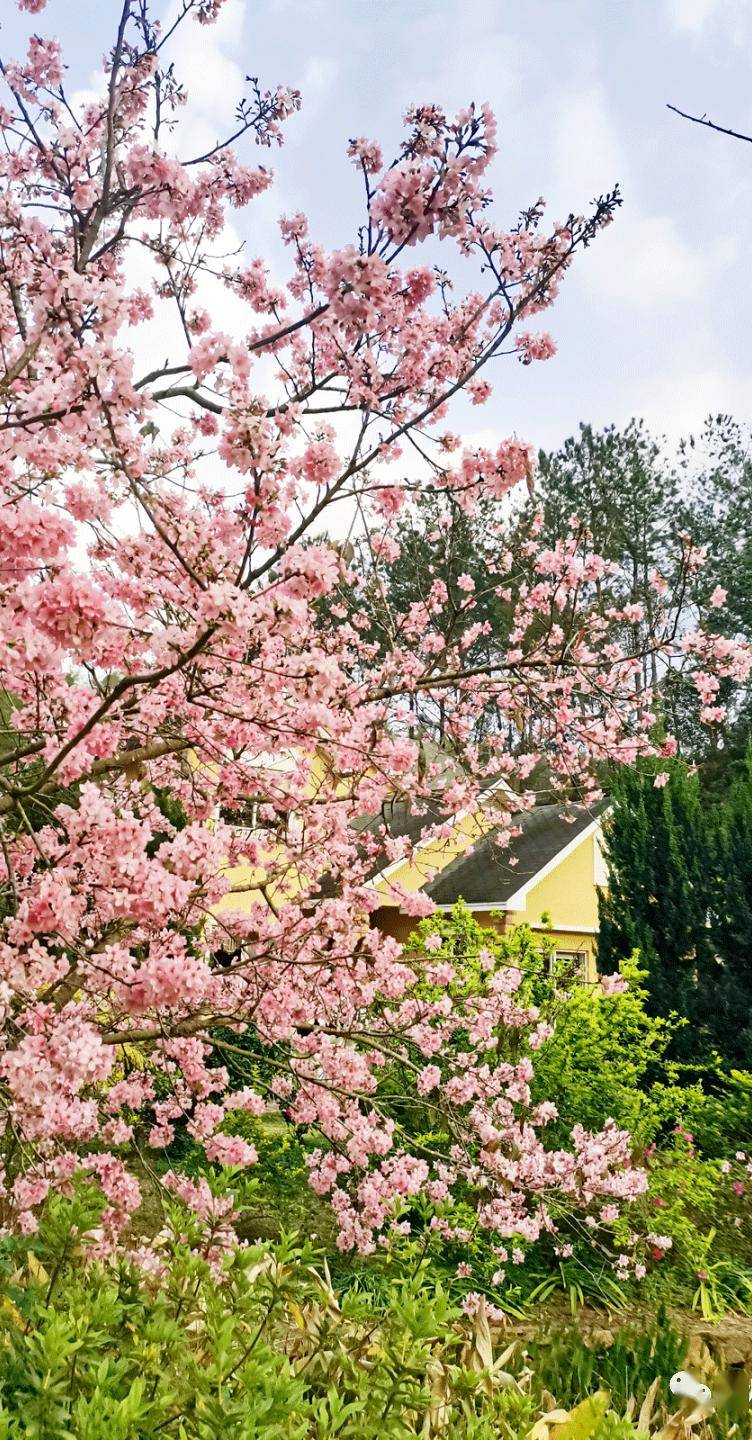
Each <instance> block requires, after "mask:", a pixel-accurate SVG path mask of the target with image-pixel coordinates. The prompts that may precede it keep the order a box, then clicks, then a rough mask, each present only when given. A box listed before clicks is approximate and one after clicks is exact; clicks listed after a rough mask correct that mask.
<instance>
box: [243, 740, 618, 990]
mask: <svg viewBox="0 0 752 1440" xmlns="http://www.w3.org/2000/svg"><path fill="white" fill-rule="evenodd" d="M325 760H326V757H325V756H318V757H317V761H318V763H317V764H316V765H314V767H313V772H312V774H311V776H310V782H309V783H310V788H311V791H312V793H315V790H316V787H317V782H318V783H320V782H321V780H322V778H323V775H324V771H326V770H327V764H326V763H325ZM295 766H296V757H295V756H294V754H293V753H292V752H289V753H286V754H279V755H275V756H268V755H265V756H259V761H258V769H259V795H258V798H257V799H255V800H252V801H249V803H248V805H247V806H246V807H245V809H246V810H247V812H248V813H247V814H244V815H243V817H242V819H241V817H240V815H238V820H239V822H240V823H239V825H238V829H239V831H240V832H241V837H242V834H243V832H244V833H245V835H247V836H248V837H249V838H250V836H252V835H254V836H255V837H256V838H257V839H258V838H262V837H263V841H264V846H263V848H264V850H265V851H266V854H267V857H268V862H269V867H270V868H269V870H267V869H266V867H265V865H264V863H263V860H260V861H259V860H257V862H256V864H255V865H251V864H250V863H249V862H248V861H247V860H244V859H241V860H240V863H238V864H236V865H234V866H232V868H230V869H229V870H228V879H229V880H230V883H231V886H232V889H231V891H230V892H229V893H228V894H227V895H225V897H224V898H223V900H222V901H220V903H219V904H218V905H217V906H216V907H215V913H216V914H217V915H218V916H220V915H221V914H222V913H223V912H224V913H226V912H227V911H230V910H235V911H236V910H245V909H247V908H249V907H250V905H252V904H253V903H254V902H255V901H258V900H259V899H261V898H262V896H264V898H266V899H268V900H271V901H272V902H273V903H275V904H279V905H284V904H285V902H286V900H290V899H292V898H294V897H295V896H296V895H297V894H299V893H300V887H299V880H298V876H297V871H296V866H295V863H294V859H293V857H292V856H290V859H289V861H288V862H287V863H286V864H285V866H284V868H283V869H282V870H281V871H280V867H279V862H280V859H281V858H282V853H283V852H282V851H281V849H280V846H279V844H278V841H277V840H276V839H275V834H274V827H273V826H272V828H271V829H269V828H266V829H265V828H264V826H263V824H262V825H261V827H260V828H258V827H259V821H258V818H257V812H258V811H259V809H260V808H261V809H262V811H263V810H264V809H267V808H269V809H270V811H271V812H272V813H273V811H274V807H275V802H276V804H278V805H282V806H283V807H284V798H285V794H286V792H287V788H288V787H287V783H286V781H287V779H288V777H289V775H290V772H292V771H294V769H295ZM342 789H343V794H344V793H345V792H346V786H345V785H344V784H343V787H342ZM506 789H507V787H506V783H505V782H504V781H503V780H499V781H497V782H495V783H494V784H492V785H489V786H488V788H487V789H486V790H485V791H484V793H483V794H482V795H481V796H480V797H479V799H478V801H477V802H476V803H475V805H473V807H472V808H471V809H468V810H463V811H461V812H459V813H458V814H451V813H450V812H447V811H446V807H445V806H444V804H443V801H442V794H441V783H440V782H439V786H438V788H437V791H436V794H435V797H434V798H433V799H432V800H429V801H426V800H422V801H421V803H420V809H413V807H412V806H411V805H410V804H409V802H407V801H405V800H403V799H397V798H395V799H394V800H393V801H391V802H387V804H386V805H385V806H384V808H383V810H382V811H381V812H380V813H379V814H378V815H371V816H363V817H362V819H361V820H360V822H359V824H358V826H357V828H358V830H359V831H360V832H361V833H363V832H365V831H370V832H371V833H374V834H378V835H380V836H384V837H386V836H392V837H404V838H406V839H407V840H409V842H410V853H409V855H407V856H406V857H405V858H403V859H400V860H395V861H393V862H392V863H391V864H389V865H387V866H385V867H383V868H380V869H377V870H376V871H375V872H374V873H373V874H372V876H371V881H370V883H371V885H372V886H373V887H374V888H375V889H376V891H377V892H378V894H379V896H380V900H381V903H380V905H379V907H378V909H377V910H376V911H375V912H374V913H373V915H372V916H371V924H372V925H375V926H377V927H378V928H379V929H380V930H381V931H382V932H383V933H384V934H387V935H392V936H394V938H395V939H397V940H400V941H403V942H404V941H405V940H406V939H407V937H408V935H409V934H410V932H411V931H412V930H413V929H414V928H415V924H416V921H415V919H414V918H413V917H412V916H410V915H408V914H407V912H406V910H405V909H404V908H403V903H404V896H405V894H406V893H407V894H410V893H415V892H416V891H422V892H423V893H425V894H426V895H428V896H429V897H430V898H431V899H432V900H433V901H434V903H435V904H436V906H437V907H438V909H439V910H443V911H449V910H451V909H452V907H453V906H454V905H455V904H456V902H457V900H459V899H462V900H463V901H464V902H465V904H466V905H467V906H468V907H469V909H470V910H471V912H472V913H473V915H474V916H475V917H476V918H477V920H478V921H479V922H480V923H481V924H483V925H490V926H493V927H494V928H496V929H501V930H506V929H509V928H511V927H512V926H514V925H518V924H521V923H523V922H524V923H526V924H528V925H530V926H531V928H532V929H541V930H544V929H545V930H546V932H547V933H549V934H550V935H551V937H552V938H553V941H554V944H555V946H556V951H557V954H558V955H559V956H560V957H561V958H562V959H566V960H568V961H569V962H570V965H571V967H572V969H573V970H575V971H577V972H579V973H580V974H581V975H582V976H583V978H589V979H593V978H595V974H596V968H595V953H596V940H597V931H598V899H597V890H598V888H603V887H604V886H605V885H606V884H607V879H608V876H607V871H606V866H605V863H604V860H603V855H602V852H601V843H600V840H601V817H602V814H603V807H601V808H600V811H599V812H598V811H594V810H592V809H587V808H586V807H585V806H583V805H574V804H556V805H541V806H537V807H536V808H535V809H534V810H530V811H528V812H526V813H524V814H522V815H519V816H516V817H515V822H514V827H515V828H516V829H519V831H520V833H519V835H517V836H516V837H515V838H514V839H512V840H511V842H510V843H509V844H508V845H507V846H502V845H500V844H499V843H498V833H499V827H498V812H496V813H495V812H494V808H493V800H494V797H495V796H496V798H497V799H498V798H501V797H499V796H498V795H497V792H498V791H500V790H501V791H504V790H506ZM507 793H508V791H507ZM288 804H289V802H288ZM285 814H286V818H285V820H284V824H285V827H286V829H287V832H288V835H289V834H290V833H291V831H294V827H295V824H296V819H297V817H296V815H295V813H294V811H286V810H285ZM436 826H441V835H440V836H439V837H436V836H430V835H429V834H428V832H429V830H430V829H431V828H432V827H436ZM328 889H329V883H328V882H327V879H326V878H324V879H323V880H322V894H323V893H326V892H327V891H328Z"/></svg>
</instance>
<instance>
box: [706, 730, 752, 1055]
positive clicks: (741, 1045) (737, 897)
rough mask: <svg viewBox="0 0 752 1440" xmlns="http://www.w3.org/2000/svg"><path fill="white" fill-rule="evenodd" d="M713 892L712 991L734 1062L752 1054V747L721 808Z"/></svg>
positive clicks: (722, 1040) (722, 1043) (721, 1035)
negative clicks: (715, 965)
mask: <svg viewBox="0 0 752 1440" xmlns="http://www.w3.org/2000/svg"><path fill="white" fill-rule="evenodd" d="M713 839H714V851H715V876H716V884H715V887H714V889H715V896H714V903H713V911H712V916H711V922H712V927H713V940H714V944H715V949H716V953H717V956H718V962H719V967H720V976H719V983H718V984H717V985H716V987H715V991H714V993H713V994H709V995H708V1006H709V1009H710V1010H711V1013H712V1016H713V1021H714V1025H715V1028H716V1031H717V1035H718V1048H719V1050H720V1051H721V1053H722V1054H723V1055H724V1056H725V1058H726V1059H727V1060H728V1061H729V1062H730V1063H731V1064H737V1065H749V1064H750V1059H751V1058H752V751H750V752H749V753H748V755H747V760H746V764H745V767H744V771H743V773H742V775H741V776H740V777H739V778H738V779H737V780H736V781H735V782H734V783H733V784H732V786H731V789H730V791H729V795H728V797H727V799H726V800H725V802H724V803H722V804H721V805H719V806H718V807H717V811H716V822H715V826H714V836H713Z"/></svg>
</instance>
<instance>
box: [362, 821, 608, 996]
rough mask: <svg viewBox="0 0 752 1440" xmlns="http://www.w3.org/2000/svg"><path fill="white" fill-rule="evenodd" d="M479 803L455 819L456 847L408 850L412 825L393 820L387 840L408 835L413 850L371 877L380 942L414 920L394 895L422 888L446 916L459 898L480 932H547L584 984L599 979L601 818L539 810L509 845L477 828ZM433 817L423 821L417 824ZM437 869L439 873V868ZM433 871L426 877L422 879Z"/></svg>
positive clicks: (402, 934)
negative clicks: (526, 928)
mask: <svg viewBox="0 0 752 1440" xmlns="http://www.w3.org/2000/svg"><path fill="white" fill-rule="evenodd" d="M482 812H483V802H482V801H481V804H480V806H479V808H478V809H477V810H475V811H474V812H472V814H461V815H459V816H457V817H456V818H455V822H454V827H455V828H454V831H453V834H454V845H453V846H452V843H451V841H450V842H447V841H444V842H442V843H443V846H444V848H443V849H439V848H438V845H437V842H433V841H428V842H427V843H426V845H425V847H422V846H421V843H420V840H418V841H417V843H415V834H414V832H415V826H416V825H417V824H419V823H420V822H419V821H418V818H417V817H415V816H408V815H397V816H395V817H394V819H393V821H392V825H393V830H394V833H398V834H399V833H405V834H410V829H411V827H412V831H413V834H411V839H413V841H414V844H413V851H412V854H411V856H410V857H409V858H406V859H405V860H403V861H396V862H395V863H394V864H392V865H390V866H388V867H386V869H384V870H382V871H381V872H380V873H379V874H378V875H376V876H374V878H373V884H374V885H375V886H376V888H377V890H378V891H379V893H380V894H381V896H382V904H381V906H380V907H379V909H378V910H377V911H376V912H375V914H374V916H373V917H372V923H373V924H375V925H377V926H378V928H379V929H380V930H382V931H383V932H384V933H385V934H387V935H393V936H394V938H395V939H397V940H400V941H404V940H406V939H407V936H408V935H409V934H410V931H411V930H412V929H414V927H415V923H416V922H415V920H414V919H412V918H411V917H410V916H409V915H408V914H406V913H405V911H404V910H403V909H402V907H401V904H400V898H399V897H400V892H403V891H404V892H408V893H410V892H415V891H416V890H420V891H422V892H423V893H425V894H426V895H428V896H430V898H431V899H432V900H433V901H434V903H435V904H436V906H437V908H438V909H439V910H442V911H449V910H451V909H452V908H453V906H454V905H455V904H456V903H457V901H458V900H460V899H461V900H464V902H465V904H466V905H467V906H468V908H469V909H470V911H471V912H472V914H473V915H474V917H475V918H476V919H477V920H478V922H479V923H480V924H482V925H488V926H493V927H494V928H495V929H500V930H507V929H509V928H511V927H512V926H514V925H519V924H522V923H525V924H527V925H530V926H531V928H532V929H533V930H536V929H540V930H545V931H546V932H547V933H548V934H550V935H551V937H552V939H553V941H554V944H555V946H556V952H557V955H558V956H559V957H560V958H561V959H564V960H568V961H569V962H570V963H571V965H572V967H573V968H574V969H575V970H576V971H577V972H578V973H579V974H580V975H581V976H582V977H583V979H589V980H593V979H595V977H596V973H597V972H596V961H595V956H596V944H597V934H598V894H597V892H598V889H599V888H601V889H602V888H603V887H604V886H605V885H606V884H607V881H608V874H607V870H606V866H605V862H604V859H603V853H602V849H601V819H602V814H603V809H602V807H601V809H600V812H597V811H594V810H592V809H588V808H587V807H586V806H584V805H572V804H557V805H541V806H538V807H537V808H536V809H534V810H530V811H528V812H527V813H525V814H524V815H521V816H519V817H517V819H516V822H515V828H518V829H519V831H520V833H519V835H518V836H516V837H515V838H514V839H513V840H512V841H511V842H510V843H509V845H507V846H506V847H502V846H501V845H500V844H499V843H498V839H497V834H498V832H497V829H496V828H488V826H486V827H485V833H481V832H482V830H483V828H484V827H483V813H482ZM437 818H438V817H437V815H435V814H434V815H428V816H425V817H423V819H422V824H423V826H424V827H427V826H428V825H431V824H435V823H436V821H437ZM437 867H438V868H437ZM434 870H436V871H437V873H435V874H433V878H427V876H428V874H429V873H430V872H432V871H434Z"/></svg>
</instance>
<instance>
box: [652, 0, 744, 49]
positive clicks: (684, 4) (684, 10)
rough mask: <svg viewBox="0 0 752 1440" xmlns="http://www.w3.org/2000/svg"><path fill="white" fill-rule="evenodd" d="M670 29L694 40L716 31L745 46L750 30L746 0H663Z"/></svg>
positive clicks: (735, 43) (736, 43)
mask: <svg viewBox="0 0 752 1440" xmlns="http://www.w3.org/2000/svg"><path fill="white" fill-rule="evenodd" d="M665 4H666V14H667V16H668V20H669V23H670V24H671V25H672V27H673V29H674V30H676V31H677V33H678V34H680V35H688V36H689V37H690V38H692V39H694V40H701V39H704V38H705V36H706V35H707V33H708V32H709V31H712V30H718V31H720V33H721V34H722V35H723V36H724V38H725V39H727V40H730V41H731V42H732V44H734V45H744V44H746V43H747V41H748V39H749V37H750V31H751V30H752V15H751V14H750V5H749V0H665Z"/></svg>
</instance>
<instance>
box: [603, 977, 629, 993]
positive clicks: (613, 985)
mask: <svg viewBox="0 0 752 1440" xmlns="http://www.w3.org/2000/svg"><path fill="white" fill-rule="evenodd" d="M598 983H599V985H600V987H601V990H602V992H603V994H604V995H606V996H611V995H624V994H625V993H626V991H627V990H628V989H629V983H628V981H627V980H626V979H625V978H624V976H623V975H601V976H600V978H599V981H598Z"/></svg>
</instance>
